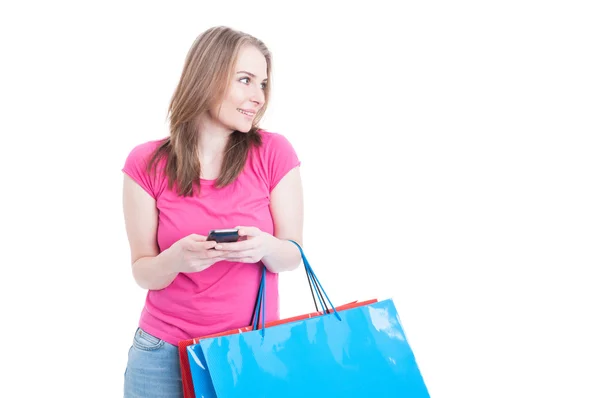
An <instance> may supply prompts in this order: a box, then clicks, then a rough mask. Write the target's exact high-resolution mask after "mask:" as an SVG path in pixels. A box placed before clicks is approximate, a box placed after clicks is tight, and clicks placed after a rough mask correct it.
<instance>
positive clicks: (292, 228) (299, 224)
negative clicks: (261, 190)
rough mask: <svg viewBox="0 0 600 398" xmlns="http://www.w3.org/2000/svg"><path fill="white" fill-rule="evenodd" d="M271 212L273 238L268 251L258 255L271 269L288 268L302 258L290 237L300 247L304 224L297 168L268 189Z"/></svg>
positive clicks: (290, 268)
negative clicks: (269, 191)
mask: <svg viewBox="0 0 600 398" xmlns="http://www.w3.org/2000/svg"><path fill="white" fill-rule="evenodd" d="M271 214H272V216H273V224H274V232H273V236H274V239H273V240H272V243H271V245H270V246H271V247H270V250H268V252H267V253H266V254H265V256H264V257H263V258H262V262H263V264H264V265H265V266H266V267H267V269H268V270H269V271H271V272H275V273H277V272H282V271H291V270H293V269H295V268H296V267H298V265H299V264H300V263H301V261H302V259H301V257H300V251H299V250H298V248H297V247H296V245H294V244H293V243H292V242H289V241H288V240H290V239H291V240H293V241H295V242H296V243H298V244H299V245H300V246H301V247H302V235H303V226H304V199H303V192H302V180H301V178H300V169H299V168H298V167H296V168H294V169H292V170H291V171H290V172H289V173H287V174H286V175H285V177H283V178H282V179H281V181H280V182H279V184H277V186H276V187H275V188H274V189H273V191H272V192H271Z"/></svg>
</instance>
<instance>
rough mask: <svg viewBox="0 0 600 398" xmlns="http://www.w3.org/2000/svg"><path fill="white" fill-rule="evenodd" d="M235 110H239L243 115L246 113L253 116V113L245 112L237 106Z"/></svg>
mask: <svg viewBox="0 0 600 398" xmlns="http://www.w3.org/2000/svg"><path fill="white" fill-rule="evenodd" d="M237 110H238V112H240V113H243V114H244V115H247V116H254V113H250V112H245V111H243V110H241V109H240V108H237Z"/></svg>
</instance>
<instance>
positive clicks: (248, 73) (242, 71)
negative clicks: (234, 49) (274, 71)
mask: <svg viewBox="0 0 600 398" xmlns="http://www.w3.org/2000/svg"><path fill="white" fill-rule="evenodd" d="M239 73H245V74H247V75H249V76H250V77H256V75H255V74H254V73H250V72H246V71H245V70H241V71H239V72H238V74H239ZM264 81H267V79H264V80H263V82H264Z"/></svg>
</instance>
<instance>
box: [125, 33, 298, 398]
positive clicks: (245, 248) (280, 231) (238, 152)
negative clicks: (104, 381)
mask: <svg viewBox="0 0 600 398" xmlns="http://www.w3.org/2000/svg"><path fill="white" fill-rule="evenodd" d="M270 72H271V55H270V52H269V50H268V49H267V47H266V46H265V45H264V43H262V42H261V41H260V40H258V39H256V38H254V37H252V36H250V35H248V34H245V33H242V32H239V31H235V30H233V29H230V28H227V27H216V28H212V29H209V30H207V31H206V32H204V33H202V34H201V35H200V36H199V37H198V38H197V39H196V41H195V42H194V44H193V45H192V47H191V49H190V51H189V53H188V55H187V58H186V61H185V64H184V68H183V71H182V74H181V78H180V81H179V84H178V86H177V88H176V90H175V92H174V94H173V98H172V100H171V104H170V108H169V116H170V134H169V136H168V137H166V138H164V139H161V140H155V141H148V142H144V143H141V144H139V145H137V146H136V147H135V148H133V149H132V150H131V152H130V154H129V155H128V157H127V159H126V161H125V166H124V167H123V172H124V174H125V175H124V183H123V211H124V216H125V227H126V231H127V236H128V240H129V245H130V249H131V264H132V272H133V277H134V279H135V281H136V282H137V283H138V284H139V285H140V286H141V287H143V288H144V289H147V290H148V293H147V297H146V302H145V305H144V308H143V310H142V314H141V317H140V320H139V325H138V329H137V330H136V332H135V334H134V338H133V342H132V345H131V348H130V351H129V357H128V363H127V368H126V372H125V397H134V396H135V397H146V398H151V397H182V396H183V393H182V382H181V370H180V368H179V361H178V351H177V348H176V345H177V344H178V342H179V341H181V340H187V339H189V338H193V337H199V336H205V335H209V334H213V333H218V332H222V331H225V330H231V329H235V328H241V327H245V326H248V325H249V324H250V323H251V317H252V314H253V309H254V308H253V305H254V303H255V301H256V297H257V292H258V287H259V283H260V278H261V273H262V269H263V267H265V268H266V269H267V279H266V283H267V285H268V286H269V287H268V290H267V292H268V296H270V297H267V300H266V302H267V303H268V304H267V308H266V311H265V313H266V320H267V321H270V320H275V319H277V318H279V305H278V303H279V299H278V289H277V287H278V273H280V272H282V271H288V270H293V269H295V268H296V267H297V266H298V265H299V264H300V261H301V259H300V252H299V251H298V249H297V247H296V246H295V245H294V244H293V243H291V242H290V241H289V240H294V241H295V242H297V243H299V244H301V243H302V229H303V199H302V186H301V179H300V173H299V165H300V161H299V159H298V157H297V155H296V152H295V150H294V148H293V147H292V145H291V144H290V142H289V141H288V140H287V139H286V138H285V137H284V136H283V135H281V134H278V133H275V132H270V131H266V130H264V129H261V128H259V121H260V119H261V117H262V115H263V114H264V112H265V110H266V106H267V104H268V100H269V79H270ZM224 228H236V229H238V230H239V231H238V233H239V235H240V236H242V237H244V239H243V240H241V241H240V242H233V243H227V244H226V245H223V244H219V245H220V246H217V242H215V241H213V240H207V235H208V233H209V231H211V230H213V229H224Z"/></svg>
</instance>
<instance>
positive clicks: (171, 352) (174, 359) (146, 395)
mask: <svg viewBox="0 0 600 398" xmlns="http://www.w3.org/2000/svg"><path fill="white" fill-rule="evenodd" d="M182 397H183V388H182V385H181V370H180V367H179V351H178V348H177V346H174V345H172V344H169V343H167V342H165V341H164V340H161V339H159V338H157V337H154V336H152V335H151V334H149V333H147V332H145V331H144V330H142V329H140V328H138V329H137V330H136V332H135V336H134V337H133V344H132V345H131V348H130V349H129V356H128V360H127V368H126V370H125V386H124V398H182Z"/></svg>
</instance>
